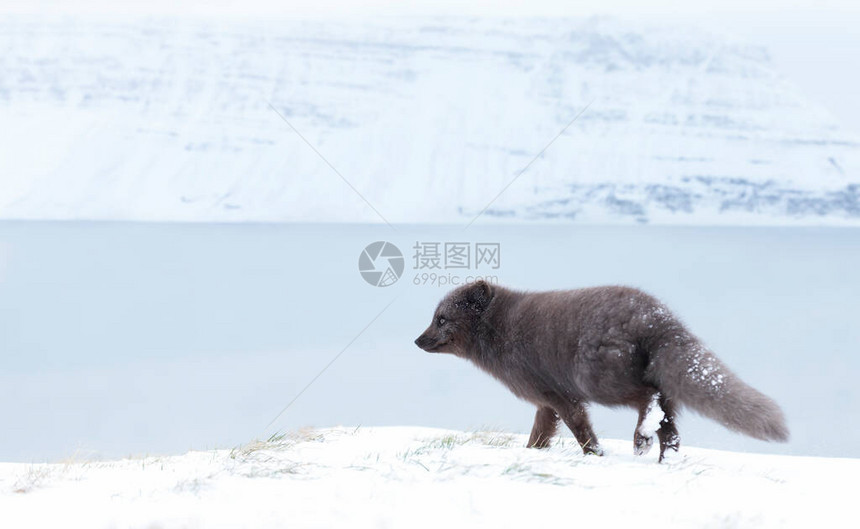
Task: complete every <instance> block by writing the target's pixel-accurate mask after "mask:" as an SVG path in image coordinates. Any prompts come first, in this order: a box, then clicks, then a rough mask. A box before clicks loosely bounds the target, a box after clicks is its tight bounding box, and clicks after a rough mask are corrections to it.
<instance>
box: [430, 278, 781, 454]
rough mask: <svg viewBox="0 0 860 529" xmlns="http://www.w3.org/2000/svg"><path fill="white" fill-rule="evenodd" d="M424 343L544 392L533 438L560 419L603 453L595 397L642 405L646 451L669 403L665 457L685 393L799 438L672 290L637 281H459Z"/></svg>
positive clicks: (532, 394) (590, 448)
mask: <svg viewBox="0 0 860 529" xmlns="http://www.w3.org/2000/svg"><path fill="white" fill-rule="evenodd" d="M415 344H416V345H417V346H418V347H420V348H421V349H423V350H425V351H428V352H431V353H451V354H454V355H457V356H459V357H463V358H466V359H468V360H471V361H472V362H474V363H475V364H476V365H477V366H478V367H480V368H481V369H483V370H485V371H487V372H488V373H489V374H491V375H493V376H494V377H496V378H497V379H499V380H500V381H501V382H503V383H504V384H505V385H506V386H507V387H508V388H509V389H510V390H511V391H513V392H514V394H515V395H517V396H518V397H520V398H522V399H525V400H527V401H529V402H531V403H533V404H535V405H536V406H537V413H536V415H535V421H534V426H533V428H532V432H531V436H530V437H529V441H528V446H529V447H536V448H544V447H547V446H549V441H550V439H551V438H552V437H553V435H554V434H555V433H556V429H557V427H558V421H559V419H561V420H562V421H564V423H565V424H566V425H567V426H568V428H570V429H571V431H572V432H573V435H574V436H575V437H576V440H577V442H578V443H579V445H580V446H581V447H582V450H583V452H585V453H586V454H589V453H591V454H597V455H602V453H603V451H602V450H601V448H600V445H599V444H598V440H597V436H595V435H594V431H593V430H592V427H591V422H590V421H589V418H588V413H587V411H586V403H589V402H596V403H598V404H603V405H607V406H630V407H633V408H635V409H636V410H638V411H639V421H638V423H637V425H636V429H635V430H634V434H633V447H634V453H636V454H640V455H641V454H644V453H645V452H647V451H648V450H649V449H650V448H651V444H652V441H653V440H652V437H651V435H650V432H647V431H645V430H644V429H643V428H642V423H643V421H644V420H645V417H646V416H647V414H648V412H649V411H650V408H651V407H652V405H653V404H652V403H655V402H656V403H658V404H659V406H660V408H661V409H662V411H663V419H662V420H661V421H660V425H659V429H658V430H657V432H656V433H657V438H658V440H659V442H660V461H662V460H663V457H664V454H665V452H666V450H667V449H673V450H675V451H677V450H678V447H679V445H680V438H679V437H678V430H677V428H676V427H675V418H676V416H677V413H678V409H679V407H680V406H681V405H685V406H688V407H690V408H692V409H693V410H695V411H697V412H699V413H701V414H702V415H704V416H706V417H709V418H711V419H713V420H715V421H717V422H719V423H720V424H722V425H724V426H725V427H727V428H729V429H731V430H734V431H737V432H741V433H744V434H746V435H749V436H752V437H755V438H756V439H762V440H768V441H786V440H788V428H787V426H786V424H785V419H784V417H783V414H782V411H781V410H780V408H779V406H777V405H776V403H775V402H774V401H772V400H771V399H770V398H768V397H766V396H765V395H763V394H761V393H759V392H758V391H756V390H755V389H753V388H751V387H750V386H748V385H746V384H745V383H744V382H742V381H741V380H740V379H739V378H738V377H737V376H736V375H735V374H734V373H732V372H731V371H730V370H729V369H728V368H727V367H726V366H725V365H724V364H723V363H722V362H720V360H719V359H718V358H717V357H716V356H715V355H714V354H713V353H712V352H711V351H710V350H708V349H707V348H706V347H705V346H704V345H703V344H702V342H700V341H699V339H698V338H696V337H695V336H694V335H693V334H692V333H690V331H688V330H687V329H686V328H685V327H684V325H683V324H682V323H681V322H680V321H679V320H678V319H677V318H676V317H675V316H673V315H672V313H671V312H670V311H669V310H668V309H667V308H666V307H665V306H664V305H663V304H662V303H661V302H659V301H658V300H656V299H655V298H653V297H652V296H650V295H648V294H646V293H644V292H642V291H639V290H636V289H633V288H628V287H618V286H607V287H596V288H585V289H580V290H567V291H551V292H518V291H515V290H511V289H507V288H504V287H501V286H498V285H490V284H488V283H486V282H483V281H478V282H476V283H472V284H469V285H465V286H462V287H459V288H457V289H454V290H453V291H451V292H450V293H449V294H448V295H447V296H446V297H445V298H444V299H443V300H442V301H441V302H440V303H439V306H438V307H437V308H436V312H435V313H434V315H433V322H432V323H431V324H430V326H429V327H428V328H427V330H426V331H424V333H423V334H422V335H421V336H420V337H418V339H417V340H415Z"/></svg>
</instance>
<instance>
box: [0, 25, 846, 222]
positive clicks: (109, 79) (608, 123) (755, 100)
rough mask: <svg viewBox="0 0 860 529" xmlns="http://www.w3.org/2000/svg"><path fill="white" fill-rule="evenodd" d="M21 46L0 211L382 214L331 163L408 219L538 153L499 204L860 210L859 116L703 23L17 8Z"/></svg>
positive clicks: (32, 214) (456, 207) (655, 215)
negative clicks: (838, 113) (806, 89)
mask: <svg viewBox="0 0 860 529" xmlns="http://www.w3.org/2000/svg"><path fill="white" fill-rule="evenodd" d="M0 50H2V53H0V72H3V74H2V75H0V123H2V124H3V126H2V127H0V163H2V174H0V218H7V219H8V218H13V219H112V220H148V221H150V220H151V221H171V220H179V221H228V222H230V221H324V222H331V221H341V222H352V221H362V222H381V220H382V219H381V217H380V216H378V215H377V214H376V213H375V212H374V211H373V209H371V207H370V206H368V204H367V203H366V202H365V201H364V200H362V198H361V197H359V195H358V194H357V193H355V192H354V191H353V189H350V187H349V185H347V184H346V183H345V182H344V181H342V180H341V178H340V177H339V176H338V174H336V173H335V172H334V171H333V170H332V168H331V167H330V166H329V165H327V163H326V161H327V162H328V163H330V164H331V165H332V166H333V167H334V168H336V170H337V171H338V172H339V173H340V174H341V175H342V176H343V177H344V179H346V180H348V181H349V184H350V185H352V186H353V187H354V188H355V189H356V190H358V191H359V192H360V194H361V195H362V196H363V197H364V198H366V199H367V202H369V203H370V204H372V206H373V208H375V209H376V210H377V211H378V212H379V214H380V215H381V216H382V217H384V218H385V219H387V220H388V221H389V222H392V223H398V222H401V223H402V222H434V223H436V222H453V223H460V222H462V223H465V222H467V221H469V220H470V219H471V218H473V217H474V216H475V215H476V214H477V213H478V212H479V211H481V210H482V209H483V208H484V207H485V206H487V205H488V204H490V201H491V199H493V197H494V196H495V195H496V194H497V193H498V192H499V191H501V190H502V189H503V188H504V187H505V186H506V185H507V184H509V183H510V182H511V181H512V180H513V179H514V177H515V176H516V175H517V174H518V173H520V172H521V171H522V170H523V169H525V168H526V167H528V170H527V171H526V173H525V174H524V175H523V176H522V177H521V178H519V179H518V180H517V181H516V182H515V183H514V184H513V185H511V187H510V188H509V189H508V190H507V191H506V192H505V193H503V194H502V195H501V196H499V198H498V200H496V201H495V202H493V203H492V204H491V205H490V207H489V208H488V210H487V212H486V213H485V214H484V218H483V219H482V220H483V221H488V220H490V219H494V218H495V219H504V220H513V221H519V220H541V221H548V220H558V221H562V222H571V221H573V222H610V223H631V222H640V223H644V222H649V223H668V224H678V223H681V224H734V225H737V224H846V223H848V224H854V225H856V224H858V223H860V178H858V170H860V139H858V138H857V136H856V134H853V133H851V132H848V131H845V130H843V129H841V128H840V126H839V125H838V121H837V120H836V119H835V118H834V116H832V115H831V114H830V113H829V112H828V111H826V110H825V109H824V108H823V107H822V106H821V105H820V104H819V102H816V101H811V100H809V98H808V97H806V96H804V95H803V94H802V92H801V91H800V90H798V89H797V88H796V87H795V86H793V85H792V84H791V83H790V82H789V81H787V80H786V79H785V78H784V77H783V76H782V75H781V74H780V72H779V71H778V70H777V69H776V68H775V66H774V65H773V63H772V61H771V59H770V57H769V55H768V52H767V50H766V49H764V48H761V47H759V46H752V45H749V44H747V43H745V42H742V41H740V40H738V39H734V38H731V37H727V36H725V35H721V34H719V33H711V32H709V31H707V30H702V29H701V28H691V27H672V26H667V27H663V26H659V25H658V26H653V25H652V24H650V23H643V22H641V21H636V20H634V21H622V20H615V19H606V18H586V19H504V18H486V19H481V18H465V17H463V18H384V17H382V18H374V19H354V20H349V21H346V20H341V21H326V22H322V21H318V22H314V21H307V20H303V21H295V20H293V21H279V20H268V21H253V20H239V19H228V18H194V17H174V18H149V19H147V18H122V17H119V18H117V17H113V18H111V17H98V16H95V15H90V16H53V17H52V16H50V15H41V16H38V17H28V16H23V15H19V16H13V15H7V16H0ZM586 107H587V109H586ZM583 110H584V112H583ZM580 112H583V113H582V115H581V116H580V117H579V119H578V120H576V121H575V122H574V123H573V124H572V125H571V124H570V123H571V120H572V119H573V118H574V116H576V115H577V114H578V113H580ZM279 114H280V115H279ZM282 117H283V118H284V119H286V120H287V121H288V122H289V123H286V122H285V121H284V120H283V119H282ZM568 125H570V126H569V128H566V127H567V126H568ZM293 127H294V128H295V131H298V132H299V133H300V134H301V137H300V136H299V135H298V134H297V133H296V132H295V131H294V130H293ZM560 133H561V135H560V136H558V135H559V134H560ZM557 136H558V138H557V140H555V141H554V142H553V144H552V145H551V146H550V147H549V148H548V149H547V150H546V151H545V152H543V154H542V155H541V156H540V157H539V159H537V160H536V161H535V162H534V163H533V164H530V162H531V161H532V160H534V158H535V157H536V156H537V155H538V154H539V153H541V152H542V150H543V149H544V148H545V147H547V146H548V145H549V144H550V143H551V141H552V140H553V138H556V137H557ZM302 138H304V139H306V140H307V141H308V142H309V143H310V144H311V145H313V148H315V149H317V150H318V151H319V152H320V153H321V154H322V155H323V156H324V157H325V160H326V161H323V160H322V159H320V157H318V156H317V154H316V153H314V151H313V150H312V149H311V147H309V146H308V145H307V144H306V143H305V142H304V141H303V139H302Z"/></svg>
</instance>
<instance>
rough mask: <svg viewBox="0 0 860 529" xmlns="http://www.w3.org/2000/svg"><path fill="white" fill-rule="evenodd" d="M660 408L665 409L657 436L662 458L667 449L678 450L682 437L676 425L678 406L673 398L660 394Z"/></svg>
mask: <svg viewBox="0 0 860 529" xmlns="http://www.w3.org/2000/svg"><path fill="white" fill-rule="evenodd" d="M658 402H659V404H660V409H662V410H663V419H662V420H661V421H660V428H659V429H658V430H657V438H658V439H659V440H660V459H659V461H660V462H662V461H663V457H664V456H665V454H666V450H667V449H672V450H674V451H676V452H677V451H678V448H680V447H681V437H680V436H679V435H678V428H676V427H675V416H676V413H677V408H676V406H675V403H674V402H673V401H672V400H671V399H667V398H666V397H665V396H663V395H660V398H659V401H658Z"/></svg>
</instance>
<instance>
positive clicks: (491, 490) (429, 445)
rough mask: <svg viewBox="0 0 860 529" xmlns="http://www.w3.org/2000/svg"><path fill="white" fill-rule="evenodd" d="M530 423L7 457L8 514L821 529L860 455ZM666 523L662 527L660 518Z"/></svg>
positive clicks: (9, 519)
mask: <svg viewBox="0 0 860 529" xmlns="http://www.w3.org/2000/svg"><path fill="white" fill-rule="evenodd" d="M525 441H526V437H525V436H521V435H508V434H501V433H487V432H480V433H464V432H456V431H444V430H435V429H427V428H407V427H391V428H335V429H326V430H308V431H304V432H300V433H298V434H293V435H288V436H279V437H275V438H273V439H272V440H271V441H270V442H265V443H252V444H249V445H246V446H243V447H238V448H235V449H233V450H215V451H208V452H189V453H187V454H185V455H182V456H171V457H151V456H150V457H144V458H129V459H124V460H121V461H104V462H95V461H74V460H72V461H69V462H66V463H57V464H39V465H26V464H2V465H0V520H2V522H3V523H2V525H3V526H8V527H18V528H25V527H69V528H73V527H82V528H101V527H105V528H107V527H140V528H145V527H207V528H212V527H428V528H439V527H451V526H453V527H475V526H478V525H479V526H483V527H541V526H546V525H545V524H559V523H560V524H564V525H577V524H581V523H599V524H601V526H605V527H625V526H633V525H635V526H636V527H667V526H668V527H673V526H677V527H751V526H756V527H824V526H843V525H845V524H846V523H848V519H849V516H853V502H852V500H853V496H854V493H853V490H852V488H851V487H850V486H849V482H848V481H847V477H849V476H851V475H853V474H855V473H856V472H857V471H858V470H860V461H858V460H856V459H825V458H808V457H792V456H769V455H753V454H743V453H731V452H721V451H716V450H704V449H697V448H690V447H683V448H682V451H681V453H680V454H675V455H674V457H670V458H669V460H668V462H667V463H664V464H657V462H656V450H653V451H652V453H651V454H649V455H647V456H643V457H638V458H637V457H634V456H633V455H631V453H632V442H630V441H613V440H608V441H604V448H605V449H606V452H607V454H606V456H605V457H602V458H599V457H595V456H584V455H582V453H581V451H580V450H579V448H578V447H577V446H576V445H575V442H573V441H572V440H571V439H562V440H560V441H557V442H556V445H555V446H553V447H552V448H550V449H548V450H542V451H541V450H530V449H526V448H524V444H525ZM667 524H668V525H667Z"/></svg>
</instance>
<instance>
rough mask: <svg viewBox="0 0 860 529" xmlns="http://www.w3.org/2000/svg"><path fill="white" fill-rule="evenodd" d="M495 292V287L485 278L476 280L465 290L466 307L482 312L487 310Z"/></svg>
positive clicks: (478, 312)
mask: <svg viewBox="0 0 860 529" xmlns="http://www.w3.org/2000/svg"><path fill="white" fill-rule="evenodd" d="M494 294H495V292H494V290H493V287H492V286H491V285H490V284H489V283H487V282H486V281H484V280H479V281H475V282H474V283H473V284H472V285H471V286H469V287H468V288H467V289H466V292H464V296H463V301H464V302H465V303H464V305H465V306H466V308H468V309H471V310H473V311H474V312H475V313H477V314H480V313H482V312H484V311H485V310H487V306H489V304H490V301H492V299H493V295H494Z"/></svg>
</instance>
